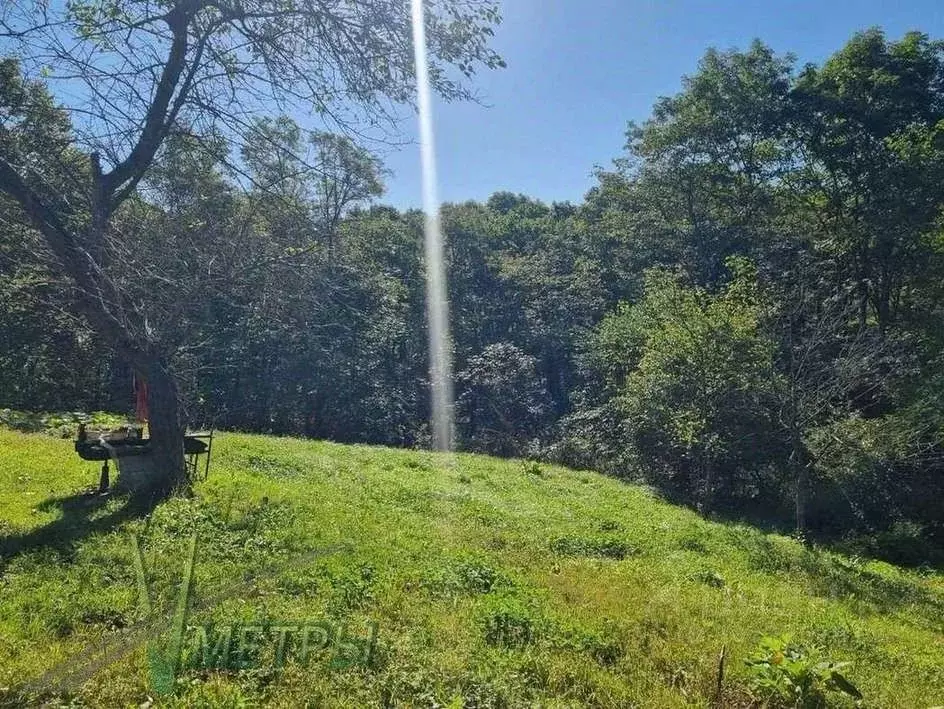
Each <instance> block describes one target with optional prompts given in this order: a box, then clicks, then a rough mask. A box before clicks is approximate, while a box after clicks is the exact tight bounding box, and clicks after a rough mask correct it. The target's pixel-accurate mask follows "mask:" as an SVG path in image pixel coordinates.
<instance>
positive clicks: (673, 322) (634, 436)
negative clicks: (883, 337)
mask: <svg viewBox="0 0 944 709" xmlns="http://www.w3.org/2000/svg"><path fill="white" fill-rule="evenodd" d="M731 268H732V270H733V272H734V276H733V278H732V280H731V281H730V283H728V284H727V285H726V286H725V287H724V289H723V290H722V291H721V292H719V293H716V294H712V293H709V292H707V291H705V290H703V289H700V288H697V287H695V288H690V287H686V286H685V285H684V284H683V283H682V282H681V281H680V279H679V278H677V277H675V276H673V275H672V274H669V273H666V272H662V271H653V272H651V273H650V274H649V276H648V278H647V282H646V290H645V295H644V297H643V298H642V299H641V300H640V301H639V302H638V303H637V304H635V305H632V306H629V307H624V308H623V309H622V310H621V311H619V312H618V313H617V314H615V315H611V316H609V317H608V318H606V319H604V321H603V323H602V325H601V327H600V332H599V334H598V335H597V342H598V343H599V344H598V347H599V349H600V353H599V354H598V355H597V356H596V358H597V360H598V361H601V362H602V365H603V370H604V372H606V373H610V374H611V375H612V374H613V373H619V372H628V374H627V375H626V377H625V379H624V380H623V381H622V382H620V381H619V380H616V381H612V383H611V386H612V387H613V389H614V391H615V392H616V396H617V397H618V400H619V406H620V411H621V414H622V417H623V421H622V427H623V430H625V431H626V434H627V436H628V437H629V440H630V441H631V443H632V445H633V449H634V450H635V451H636V455H637V456H638V458H637V465H638V466H639V469H640V470H641V471H644V473H643V474H644V475H645V476H646V477H647V479H649V480H651V481H652V482H654V483H656V484H658V485H659V486H661V487H665V488H666V489H669V490H671V491H673V493H674V494H676V495H678V496H679V497H680V498H682V499H687V500H691V501H695V502H697V503H698V504H699V506H700V507H702V508H704V509H706V510H708V509H710V508H711V507H713V506H714V505H715V504H716V503H721V504H730V502H731V501H734V500H741V501H744V500H746V499H750V497H752V496H754V495H756V490H757V485H756V482H755V479H756V475H757V473H758V471H762V470H763V468H764V467H765V466H766V465H769V464H770V462H771V461H772V460H775V458H774V457H773V456H774V455H775V454H776V448H775V444H776V441H775V438H774V436H773V418H774V408H773V392H772V389H773V387H774V386H776V376H775V374H774V370H773V352H774V349H773V343H772V342H771V341H770V340H769V339H767V338H766V337H765V334H764V332H763V331H762V329H761V327H760V318H761V315H762V313H763V307H764V304H763V300H762V296H761V294H760V293H759V291H758V290H757V284H756V276H755V275H754V274H753V271H752V270H751V268H750V267H749V265H748V264H746V263H743V262H732V263H731Z"/></svg>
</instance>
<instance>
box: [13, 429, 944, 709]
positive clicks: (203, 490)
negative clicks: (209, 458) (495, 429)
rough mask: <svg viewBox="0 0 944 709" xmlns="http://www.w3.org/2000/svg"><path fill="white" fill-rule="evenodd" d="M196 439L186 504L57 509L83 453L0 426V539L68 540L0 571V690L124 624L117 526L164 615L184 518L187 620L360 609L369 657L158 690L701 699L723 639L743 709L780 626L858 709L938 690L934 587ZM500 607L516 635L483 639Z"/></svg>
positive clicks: (560, 497)
mask: <svg viewBox="0 0 944 709" xmlns="http://www.w3.org/2000/svg"><path fill="white" fill-rule="evenodd" d="M215 453H216V456H215V460H214V462H213V466H212V470H211V474H210V478H209V480H207V481H205V482H202V483H200V484H199V486H198V489H197V495H196V497H195V498H194V499H192V500H174V501H172V502H169V503H165V504H163V505H161V506H160V507H159V508H157V510H156V511H155V512H154V513H153V515H152V517H151V520H150V523H149V524H147V525H145V523H144V522H143V521H141V520H134V519H131V520H124V519H122V514H121V511H120V501H117V500H115V501H112V502H110V503H108V504H107V505H105V506H104V507H95V506H92V505H89V504H88V503H87V502H84V501H82V500H78V501H75V500H73V501H71V502H69V503H68V504H67V505H66V512H65V513H63V512H62V511H61V508H62V505H61V504H60V505H57V504H53V503H49V502H48V500H50V499H54V498H60V497H67V496H69V495H72V494H74V493H75V492H76V491H77V490H78V489H80V488H82V487H83V486H86V485H89V484H91V483H93V482H94V481H95V480H96V479H97V474H96V471H95V467H94V465H93V464H89V463H82V462H81V461H79V460H78V459H77V458H76V456H75V455H74V453H73V452H72V449H71V444H70V442H69V441H60V440H54V439H51V438H47V437H41V436H38V435H25V434H20V433H13V432H10V431H6V430H2V429H0V536H2V537H7V539H6V541H5V542H0V545H2V544H4V543H5V544H6V545H7V547H6V548H7V549H8V550H9V548H10V544H12V543H14V542H16V541H17V540H19V543H21V544H22V543H23V542H24V541H26V542H28V543H35V542H36V541H37V539H44V538H46V537H48V536H49V534H54V535H55V536H56V537H57V538H58V539H59V541H60V544H66V543H67V542H68V540H69V539H70V536H71V535H74V534H76V533H77V532H81V535H80V536H79V538H77V539H76V540H75V541H74V542H72V543H69V544H68V545H67V546H66V547H65V548H62V547H60V548H57V549H50V548H41V549H34V550H31V551H27V552H24V553H20V554H17V555H15V556H14V557H13V558H12V560H10V559H9V558H8V559H7V560H4V561H2V562H0V569H3V570H2V576H0V704H2V703H3V697H4V693H5V692H6V697H7V701H8V702H9V701H11V699H10V697H11V696H12V694H11V693H12V691H14V690H16V689H17V687H19V686H20V684H21V683H22V681H23V680H25V679H28V678H32V677H36V676H37V675H39V674H40V673H41V672H42V671H43V670H46V669H48V668H49V667H51V666H53V665H54V664H55V663H57V662H62V661H64V660H65V659H67V658H68V657H69V656H70V655H71V654H72V653H75V652H79V651H81V650H82V648H84V647H86V646H87V644H88V643H90V642H94V641H96V640H100V639H101V638H102V637H106V638H113V639H114V638H115V637H118V636H120V635H121V634H122V633H123V632H127V630H125V631H122V630H121V628H122V627H125V626H128V625H130V624H132V623H134V622H135V621H136V620H138V619H139V611H138V609H137V605H136V604H137V600H136V599H137V596H136V593H135V576H134V572H133V567H132V564H131V554H130V544H129V531H131V530H137V532H138V533H139V534H140V536H141V540H142V543H143V548H144V555H145V561H146V565H147V566H148V568H149V575H150V578H151V582H152V585H153V588H154V594H155V598H156V600H157V601H158V602H163V604H164V605H165V606H170V604H171V603H172V602H173V598H174V597H175V593H176V590H175V589H176V584H178V583H179V579H180V577H181V559H182V557H183V555H184V549H185V547H186V544H185V540H186V539H187V538H188V536H189V535H190V533H191V531H192V530H194V529H196V530H197V533H198V536H199V540H200V547H199V558H198V563H197V568H196V572H195V586H196V588H197V596H196V598H195V600H194V611H193V614H192V617H191V622H193V623H198V622H207V621H224V620H232V619H238V620H242V621H244V622H251V621H254V620H255V621H259V620H261V621H262V622H271V623H276V622H278V621H280V620H299V619H320V618H330V619H334V620H336V621H338V622H341V623H344V624H346V625H348V626H349V627H350V628H351V629H352V632H354V633H355V634H362V633H363V630H362V629H363V628H365V627H366V623H367V621H368V620H373V621H376V622H378V623H379V642H378V649H377V652H376V653H375V656H374V661H373V667H371V668H369V669H361V668H350V669H342V670H332V669H330V667H329V666H328V662H327V660H325V661H321V662H316V663H314V664H311V665H309V666H308V667H307V668H302V667H299V666H297V665H293V664H290V665H289V666H288V667H287V668H286V669H285V670H284V671H283V672H282V673H280V674H273V673H271V672H266V671H248V672H239V673H227V674H209V675H207V674H199V673H195V672H193V671H191V672H189V673H188V674H185V675H184V678H183V680H179V684H178V687H177V690H176V694H175V696H174V698H173V699H171V700H161V703H167V704H175V703H176V704H179V705H182V706H183V705H198V704H199V703H200V702H201V701H202V702H205V703H206V705H214V706H215V705H219V704H221V703H223V702H226V703H227V704H228V705H234V706H235V705H238V704H239V702H238V701H236V700H238V699H240V698H242V699H244V700H246V701H248V702H249V703H269V704H273V705H282V706H296V705H301V704H302V703H303V702H305V701H308V702H310V703H311V704H313V705H319V706H320V705H327V706H365V705H371V704H380V703H383V702H387V703H392V704H396V705H403V704H411V705H415V706H436V705H440V706H441V705H451V706H462V705H463V702H464V703H465V705H468V706H490V705H502V704H503V703H505V704H510V705H515V706H518V705H520V706H531V705H535V704H543V705H545V706H573V705H582V704H595V705H604V706H632V705H641V706H659V707H663V706H664V707H671V706H687V705H696V706H697V705H701V706H705V705H707V704H708V703H709V701H710V697H712V696H713V693H714V690H713V687H714V682H715V674H716V671H717V657H718V653H719V651H720V649H721V646H722V644H724V645H726V648H727V655H728V658H729V663H728V664H729V669H728V672H727V675H726V680H725V687H726V689H725V692H726V695H727V702H728V704H729V705H742V704H743V703H744V702H745V698H746V693H745V690H744V689H743V679H744V666H743V663H742V662H741V661H742V660H743V658H744V657H746V656H747V655H748V654H749V653H750V652H751V651H752V650H753V648H754V647H755V646H756V644H757V642H758V640H759V639H760V637H761V636H762V635H764V634H779V633H783V632H792V633H794V635H795V637H796V638H797V639H798V640H801V641H803V642H804V643H806V644H807V645H810V646H815V647H817V648H819V649H818V651H817V652H819V653H820V654H821V655H822V656H823V657H824V658H828V659H831V660H849V661H852V662H853V663H854V664H853V666H852V667H851V668H850V669H849V671H848V673H847V674H848V676H849V677H850V678H851V679H853V681H855V682H856V683H857V684H858V685H859V687H860V689H861V690H862V691H863V693H864V694H865V697H866V698H867V700H868V701H867V705H868V706H885V707H928V706H931V705H933V704H940V703H944V667H942V662H941V658H942V649H944V644H942V640H944V630H942V622H944V621H942V619H944V613H942V610H944V580H942V577H941V576H937V575H927V576H919V575H917V574H913V573H906V572H903V571H900V570H898V569H896V568H894V567H891V566H888V565H886V564H881V563H866V562H859V561H856V560H851V559H846V558H842V557H839V556H835V555H831V554H827V553H822V552H816V551H810V550H807V549H805V548H803V547H802V546H801V545H799V544H797V543H795V542H793V541H790V540H788V539H785V538H783V537H777V536H770V535H764V534H761V533H759V532H757V531H754V530H752V529H749V528H746V527H741V526H729V525H728V526H726V525H722V524H716V523H709V522H705V521H702V520H701V519H700V518H698V517H697V516H696V515H695V514H693V513H691V512H689V511H686V510H683V509H679V508H676V507H672V506H670V505H668V504H665V503H663V502H660V501H658V500H657V499H655V498H654V497H653V496H651V495H650V494H648V493H647V492H646V491H644V490H642V489H640V488H637V487H632V486H627V485H624V484H621V483H619V482H617V481H614V480H611V479H607V478H604V477H601V476H599V475H596V474H593V473H585V472H574V471H570V470H565V469H562V468H556V467H549V466H541V468H540V469H538V468H535V467H529V466H527V465H525V464H523V463H520V462H516V461H502V460H496V459H491V458H487V457H481V456H466V455H462V456H459V457H458V459H457V462H455V463H454V464H452V465H450V463H449V460H448V459H445V458H441V457H437V456H435V455H433V454H429V453H423V452H413V451H398V450H387V449H382V448H371V447H361V446H341V445H335V444H329V443H317V442H308V441H300V440H293V439H273V438H265V437H261V436H249V435H232V434H230V435H223V436H220V438H219V442H218V445H217V447H216V450H215ZM64 514H65V515H66V516H65V518H64V517H63V515H64ZM57 520H58V522H57ZM116 522H117V526H116ZM49 524H53V525H55V526H53V527H52V528H51V530H52V531H51V532H49V531H47V533H46V537H42V536H39V537H37V535H36V533H35V530H37V529H41V528H43V527H44V526H45V525H49ZM31 531H33V532H34V534H33V535H32V536H30V535H29V533H30V532H31ZM83 535H84V536H83ZM338 544H340V545H344V549H343V550H342V549H338V548H336V549H335V550H334V551H331V550H330V549H329V550H328V551H327V553H325V554H322V555H320V556H318V557H316V558H310V557H309V558H306V559H305V560H303V561H297V560H296V561H291V559H293V558H297V555H298V554H299V553H302V552H304V551H305V550H310V549H312V548H325V547H331V546H332V545H338ZM0 548H2V547H0ZM618 556H623V557H624V558H622V559H618V558H613V557H618ZM279 564H281V568H277V567H278V566H279ZM4 565H5V568H3V567H4ZM266 569H269V570H268V571H266ZM272 569H274V570H272ZM245 574H248V577H246V576H245ZM240 579H243V580H242V581H241V580H240ZM234 589H235V591H234ZM215 593H220V594H222V600H220V601H219V602H216V603H212V602H210V601H208V600H207V599H208V598H209V597H212V596H213V595H214V594H215ZM499 618H505V619H506V620H507V621H508V622H510V623H512V624H513V625H514V624H517V625H516V627H528V626H530V628H531V631H532V635H531V638H530V641H528V642H524V643H522V644H519V645H514V644H512V645H510V646H509V645H507V644H505V645H503V644H502V643H501V642H495V641H494V640H495V638H494V637H491V640H492V642H489V638H490V636H489V628H490V627H492V628H494V627H495V623H496V619H499ZM145 667H146V662H145V659H144V652H143V650H142V649H140V648H138V649H136V650H135V651H134V652H132V653H131V654H130V655H128V656H126V657H124V658H123V659H120V660H118V661H117V662H115V663H114V664H113V665H110V666H108V667H107V668H106V669H104V670H102V671H101V672H100V674H98V675H97V676H96V678H95V681H92V682H89V683H87V684H85V685H84V686H83V687H81V688H80V689H77V690H75V691H74V693H73V698H75V697H77V698H78V699H79V700H81V701H82V702H87V703H89V704H92V705H106V706H112V705H116V704H121V705H127V706H137V705H138V704H139V703H140V702H142V701H144V700H145V699H146V697H147V696H148V695H149V694H150V692H149V690H148V687H147V673H146V670H145ZM2 688H9V689H7V690H5V689H2ZM450 703H451V704H450Z"/></svg>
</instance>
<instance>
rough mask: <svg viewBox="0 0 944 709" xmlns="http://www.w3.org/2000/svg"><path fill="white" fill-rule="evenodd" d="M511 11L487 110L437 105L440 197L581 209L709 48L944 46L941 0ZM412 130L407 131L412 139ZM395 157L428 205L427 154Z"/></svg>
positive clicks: (395, 190)
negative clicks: (866, 43) (908, 39)
mask: <svg viewBox="0 0 944 709" xmlns="http://www.w3.org/2000/svg"><path fill="white" fill-rule="evenodd" d="M502 12H503V14H504V18H505V19H504V22H503V23H502V25H501V27H499V29H498V31H497V33H496V37H495V45H494V46H495V48H496V49H497V50H498V51H499V52H500V53H501V54H502V56H503V57H504V58H505V60H506V61H507V62H508V68H507V69H504V70H499V71H495V72H487V73H483V74H480V75H479V76H478V77H477V78H476V79H475V83H474V86H475V88H476V89H477V90H478V91H479V92H480V93H481V94H482V96H483V98H484V100H485V102H486V103H487V104H488V106H481V105H475V104H444V103H442V102H437V104H436V111H435V120H436V130H437V136H436V143H437V148H438V153H439V178H440V197H441V199H442V200H443V201H452V202H456V201H463V200H466V199H484V198H487V197H488V196H489V195H490V194H492V193H493V192H495V191H498V190H510V191H513V192H524V193H525V194H528V195H530V196H533V197H537V198H539V199H543V200H546V201H551V200H572V201H578V200H580V198H581V197H582V196H583V194H584V193H585V192H586V190H587V189H588V188H589V187H591V186H592V184H593V180H592V178H591V175H590V173H591V171H592V169H593V166H594V165H608V164H609V162H610V160H612V158H614V157H616V156H617V155H618V154H619V153H620V152H621V150H622V146H623V142H624V135H623V133H624V131H625V127H626V122H627V121H629V120H631V119H632V120H637V121H641V120H644V119H645V118H646V117H648V115H649V112H650V109H651V107H652V104H653V102H654V101H655V100H656V99H657V98H658V97H659V96H664V95H670V94H673V93H675V92H676V91H678V89H679V86H680V79H681V77H682V75H683V74H687V73H692V72H693V71H694V70H695V68H696V65H697V63H698V60H699V58H700V57H701V56H702V54H703V53H704V51H705V49H707V48H708V47H709V46H715V47H718V48H719V49H728V48H731V47H740V48H745V47H747V45H748V44H749V43H750V42H751V40H753V39H754V38H755V37H758V38H760V39H762V40H763V41H764V42H766V43H767V44H769V45H770V46H771V47H773V49H774V50H775V51H777V52H778V53H786V52H793V53H794V54H796V55H797V57H798V60H799V63H800V64H803V63H805V62H808V61H813V62H820V61H822V60H823V59H824V58H825V57H827V56H828V55H829V54H831V53H832V52H834V51H835V50H837V49H839V48H840V47H841V46H842V45H843V44H844V43H845V42H846V40H847V39H849V37H850V36H851V35H852V34H853V32H855V31H856V30H860V29H865V28H868V27H871V26H880V27H882V28H884V29H885V31H886V33H887V34H888V36H889V37H892V38H898V37H900V36H901V35H902V34H903V33H904V32H906V31H908V30H911V29H919V30H921V31H923V32H926V33H928V34H930V35H931V36H932V37H935V38H944V0H799V1H789V2H788V1H787V0H741V1H738V0H716V1H715V2H707V1H698V0H505V1H504V2H502ZM415 124H416V121H415V118H414V117H410V118H409V119H408V120H407V121H405V122H404V124H403V129H404V132H405V137H406V138H407V139H408V140H415ZM384 159H385V162H386V165H387V167H389V168H390V169H391V170H393V171H394V175H393V176H392V177H390V178H389V179H388V193H387V195H386V197H385V198H384V199H383V201H384V202H387V203H390V204H394V205H396V206H398V207H401V208H402V207H411V206H418V205H419V204H420V177H419V148H418V146H417V145H407V146H405V147H403V148H402V149H399V150H394V151H392V152H390V153H388V154H386V155H385V156H384Z"/></svg>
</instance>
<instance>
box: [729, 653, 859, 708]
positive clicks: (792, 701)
mask: <svg viewBox="0 0 944 709" xmlns="http://www.w3.org/2000/svg"><path fill="white" fill-rule="evenodd" d="M745 662H746V663H747V665H748V667H749V668H750V674H749V675H748V683H749V685H750V687H751V689H753V690H754V691H755V692H756V693H757V694H759V695H760V699H761V700H762V701H764V702H766V703H767V706H783V707H795V708H796V709H820V708H824V707H827V706H832V704H831V703H830V702H829V695H830V694H831V693H838V694H842V695H845V696H847V697H851V698H853V699H861V698H862V693H861V692H860V691H859V690H858V689H857V688H856V686H855V685H854V684H852V682H850V681H849V680H848V679H846V677H845V676H844V675H843V674H842V673H840V672H839V670H841V669H844V668H845V667H848V666H849V665H850V663H848V662H817V661H816V660H814V659H813V658H812V657H811V656H810V655H809V654H808V653H807V652H806V651H805V650H804V649H803V648H802V647H800V646H799V645H796V644H794V643H793V642H792V639H791V637H790V636H789V635H783V636H780V637H765V638H764V639H763V640H761V642H760V647H759V649H758V650H757V652H756V653H755V654H754V655H753V656H752V657H750V658H748V659H747V660H745Z"/></svg>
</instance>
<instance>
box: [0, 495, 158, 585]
mask: <svg viewBox="0 0 944 709" xmlns="http://www.w3.org/2000/svg"><path fill="white" fill-rule="evenodd" d="M162 499H163V497H161V496H153V497H149V498H139V497H118V496H115V495H101V494H99V493H98V492H92V491H88V490H83V491H81V492H77V493H75V494H72V495H66V496H63V497H51V498H48V499H46V500H43V501H42V502H41V503H39V505H37V509H38V510H41V511H43V512H48V511H50V510H54V509H58V510H60V511H61V513H62V516H61V517H59V518H58V519H56V520H54V521H52V522H49V523H48V524H45V525H43V526H41V527H37V528H36V529H32V530H30V531H28V532H23V533H20V534H10V535H7V536H2V537H0V573H2V572H3V571H4V570H5V569H6V567H7V565H9V563H10V562H11V561H12V560H13V559H15V558H16V557H17V556H19V555H21V554H27V553H30V552H33V551H38V550H41V549H51V550H55V551H58V552H61V553H64V554H66V555H70V554H72V553H73V551H74V550H75V546H76V544H78V543H79V542H81V541H82V540H83V539H85V538H87V537H89V536H92V535H94V534H100V533H104V532H108V531H111V530H112V529H114V528H115V527H117V526H118V525H120V524H122V523H123V522H126V521H128V520H132V519H138V518H140V517H144V516H146V515H147V514H149V513H150V512H151V511H152V510H153V509H154V508H155V507H156V506H157V505H158V503H160V502H161V501H162ZM114 502H118V503H119V506H118V507H116V508H114V509H111V510H108V511H107V512H104V513H102V512H103V510H104V509H105V508H106V507H108V506H109V503H114Z"/></svg>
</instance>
